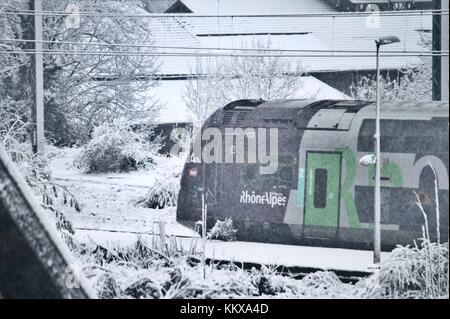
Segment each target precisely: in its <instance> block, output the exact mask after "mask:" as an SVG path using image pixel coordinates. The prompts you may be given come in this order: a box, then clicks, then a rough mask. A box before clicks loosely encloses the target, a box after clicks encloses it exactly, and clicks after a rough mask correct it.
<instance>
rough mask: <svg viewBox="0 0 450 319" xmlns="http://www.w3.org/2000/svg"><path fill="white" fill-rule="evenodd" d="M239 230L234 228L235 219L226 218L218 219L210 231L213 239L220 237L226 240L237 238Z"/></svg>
mask: <svg viewBox="0 0 450 319" xmlns="http://www.w3.org/2000/svg"><path fill="white" fill-rule="evenodd" d="M236 233H237V230H236V229H234V228H233V220H232V219H231V218H225V220H224V221H220V220H217V221H216V223H215V224H214V226H213V228H211V231H210V233H209V237H210V238H212V239H219V240H224V241H233V240H236Z"/></svg>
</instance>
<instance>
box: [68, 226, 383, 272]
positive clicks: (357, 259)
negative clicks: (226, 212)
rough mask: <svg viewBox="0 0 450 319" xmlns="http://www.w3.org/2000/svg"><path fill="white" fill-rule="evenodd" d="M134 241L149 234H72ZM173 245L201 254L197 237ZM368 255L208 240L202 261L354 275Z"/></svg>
mask: <svg viewBox="0 0 450 319" xmlns="http://www.w3.org/2000/svg"><path fill="white" fill-rule="evenodd" d="M155 228H156V226H155ZM189 234H191V235H192V234H194V233H193V232H192V230H188V229H186V235H189ZM194 235H196V234H194ZM138 238H140V239H141V240H143V241H145V242H152V241H153V240H154V238H153V235H149V234H131V233H124V232H122V233H118V232H106V231H95V232H93V231H89V230H79V231H77V234H76V239H77V240H78V241H80V242H88V241H93V242H94V243H96V244H98V245H102V246H104V247H130V246H132V245H134V244H135V243H136V241H137V239H138ZM177 242H178V245H180V246H181V247H183V249H190V248H194V250H195V251H201V245H202V242H201V240H200V239H199V238H182V237H178V238H177ZM372 254H373V253H372V252H371V251H364V250H353V249H337V248H326V247H307V246H293V245H280V244H266V243H249V242H239V241H233V242H224V241H218V240H209V241H207V242H206V246H205V256H206V258H210V259H213V260H224V261H232V262H236V263H239V262H244V263H258V264H263V265H276V266H285V267H305V268H315V269H322V270H343V271H355V272H370V269H369V267H370V266H372V258H373V255H372ZM389 255H390V253H388V252H382V256H381V257H382V260H386V259H387V258H388V257H389Z"/></svg>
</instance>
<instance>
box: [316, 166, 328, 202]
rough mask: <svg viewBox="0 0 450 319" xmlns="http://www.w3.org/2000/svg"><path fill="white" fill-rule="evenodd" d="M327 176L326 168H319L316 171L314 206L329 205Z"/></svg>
mask: <svg viewBox="0 0 450 319" xmlns="http://www.w3.org/2000/svg"><path fill="white" fill-rule="evenodd" d="M327 178H328V172H327V170H326V169H323V168H318V169H316V171H315V172H314V207H315V208H325V207H326V206H327Z"/></svg>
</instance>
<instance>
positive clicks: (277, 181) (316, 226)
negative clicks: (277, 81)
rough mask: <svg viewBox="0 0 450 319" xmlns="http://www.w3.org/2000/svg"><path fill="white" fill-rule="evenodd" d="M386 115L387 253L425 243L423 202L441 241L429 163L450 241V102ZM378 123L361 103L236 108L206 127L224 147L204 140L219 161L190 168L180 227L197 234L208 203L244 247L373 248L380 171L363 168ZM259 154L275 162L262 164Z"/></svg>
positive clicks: (403, 106)
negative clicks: (376, 178)
mask: <svg viewBox="0 0 450 319" xmlns="http://www.w3.org/2000/svg"><path fill="white" fill-rule="evenodd" d="M381 108H382V112H381V114H382V115H381V151H382V155H381V161H382V169H381V174H382V177H381V183H382V184H381V186H382V189H381V193H382V216H381V223H382V225H381V232H382V249H384V250H387V249H391V248H393V247H394V246H395V245H396V244H410V243H412V242H413V240H414V239H417V238H419V237H421V235H422V231H421V227H422V224H423V216H422V214H421V212H420V211H419V210H418V207H417V205H416V202H417V199H416V195H415V193H417V195H418V196H419V197H420V199H421V201H422V204H423V206H424V208H425V210H426V212H427V213H428V222H429V225H430V233H431V234H432V235H433V236H434V235H435V234H436V231H435V229H436V225H437V223H436V217H435V216H436V214H435V199H436V198H435V191H434V189H435V188H434V174H433V171H432V169H431V168H430V167H429V165H428V164H429V163H431V164H432V165H433V167H434V169H435V170H436V172H437V175H438V185H439V203H440V210H441V211H440V232H441V238H446V237H447V236H448V187H449V181H448V180H449V178H448V130H449V129H448V110H449V109H448V103H439V102H426V103H418V102H417V103H416V102H411V103H393V102H386V103H384V104H382V106H381ZM374 116H375V106H374V104H373V103H371V102H363V101H335V100H323V101H311V100H275V101H269V102H264V101H253V100H241V101H236V102H233V103H230V104H229V105H227V106H225V107H224V108H221V109H219V110H218V111H216V112H215V113H214V114H213V115H212V116H211V117H210V118H209V119H208V120H207V121H206V123H205V125H204V126H203V128H202V132H203V133H205V132H207V131H208V129H213V132H215V134H213V135H215V137H214V138H215V139H216V140H218V139H221V140H220V143H219V146H218V147H216V149H214V151H213V152H211V151H212V150H213V149H212V148H211V147H210V146H209V145H208V138H211V134H210V133H208V134H206V135H207V136H206V137H205V134H203V139H204V140H203V141H202V143H201V145H202V148H201V152H202V155H205V154H206V153H208V154H209V155H211V153H214V152H216V153H219V154H218V156H217V157H214V159H215V160H213V161H211V160H207V161H205V160H204V157H201V158H202V160H203V162H200V163H194V162H192V163H186V166H185V169H184V173H183V177H182V180H181V190H180V194H179V199H178V208H177V219H178V220H179V221H180V222H183V223H185V224H189V225H191V226H192V225H193V224H194V223H195V221H198V220H201V198H202V195H204V196H205V200H206V203H207V205H208V224H209V226H210V225H212V224H213V223H214V222H215V220H217V219H219V220H223V219H225V218H228V217H229V218H231V219H232V220H233V223H234V225H235V226H236V227H237V229H238V234H237V236H238V239H240V240H245V241H260V242H272V243H285V244H306V245H320V246H330V247H347V248H358V249H371V247H372V238H373V231H372V229H373V202H374V200H373V198H374V196H373V194H374V177H373V176H374V166H373V165H368V166H363V165H360V164H359V160H360V159H361V158H362V157H364V156H365V155H368V154H372V153H373V149H374V142H373V135H374V131H375V120H374ZM230 136H232V138H229V137H230ZM227 138H228V139H227ZM272 142H273V145H271V143H272ZM275 144H277V145H275ZM255 145H256V146H257V147H256V146H255ZM216 146H217V145H216ZM271 146H273V148H274V149H275V150H276V152H274V150H273V149H272V148H271ZM241 148H243V150H244V160H243V159H242V156H241V155H242V154H240V151H241ZM260 148H261V149H262V151H261V153H265V154H266V155H271V156H266V157H264V156H260V154H259V151H260ZM205 151H206V153H205ZM271 152H272V154H270V153H271ZM275 154H276V156H275ZM216 155H217V154H215V156H216ZM255 157H257V159H256V161H255V160H254V158H255ZM230 158H231V159H232V161H230V160H229V159H230ZM275 158H276V161H275ZM227 159H228V160H227ZM269 159H272V161H273V162H274V163H271V161H270V160H269ZM275 162H276V165H275ZM270 164H273V165H272V166H271V165H270ZM274 166H276V169H274ZM267 171H269V173H268V172H267Z"/></svg>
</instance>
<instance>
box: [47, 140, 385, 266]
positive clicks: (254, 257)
mask: <svg viewBox="0 0 450 319" xmlns="http://www.w3.org/2000/svg"><path fill="white" fill-rule="evenodd" d="M75 154H76V150H75V149H65V150H62V151H61V153H60V154H59V155H58V156H56V157H54V158H53V160H52V161H51V163H50V165H51V167H52V169H53V174H54V177H55V179H56V180H57V183H59V184H61V185H63V186H64V187H66V188H67V189H68V190H69V192H71V193H72V194H73V195H74V196H75V198H76V199H77V200H78V201H79V204H80V208H81V211H80V212H77V211H75V210H70V211H69V215H68V216H67V218H68V219H69V220H70V221H71V222H72V223H73V225H74V228H75V229H76V239H77V240H79V241H80V242H88V241H94V242H95V243H96V244H101V245H104V246H119V247H127V246H131V245H133V244H134V243H136V240H137V239H138V238H139V237H140V238H142V239H143V240H146V241H148V242H151V241H152V240H153V235H154V234H159V227H158V223H159V222H164V223H165V225H166V226H165V228H166V234H167V235H169V236H177V240H178V241H179V243H180V244H181V245H182V246H183V247H184V248H185V249H189V248H191V247H192V246H194V247H197V251H200V245H201V243H200V241H199V240H193V239H192V238H184V237H198V235H197V234H196V233H195V232H194V231H192V230H191V229H188V228H186V227H184V226H182V225H180V224H178V223H177V222H176V208H174V207H171V208H166V209H149V208H144V207H140V206H136V205H134V202H135V201H136V200H137V199H138V198H140V197H142V196H145V194H146V191H147V188H146V187H149V186H151V183H152V181H153V180H154V178H155V173H154V172H151V171H138V172H132V173H113V174H82V173H80V172H79V171H78V170H77V169H76V168H74V167H73V165H72V164H71V163H72V161H73V157H74V156H75ZM249 252H251V254H250V253H249ZM388 255H389V254H388V253H383V256H382V257H383V258H386V257H387V256H388ZM206 257H207V258H211V259H216V260H227V261H240V262H252V263H261V264H267V265H269V264H271V265H283V266H287V267H291V266H300V267H311V268H318V269H324V270H331V269H332V270H350V271H361V272H365V271H368V266H370V264H371V260H372V252H370V251H360V250H350V249H332V248H320V247H304V246H291V245H278V244H263V243H247V242H221V241H215V240H213V241H208V242H207V244H206Z"/></svg>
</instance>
